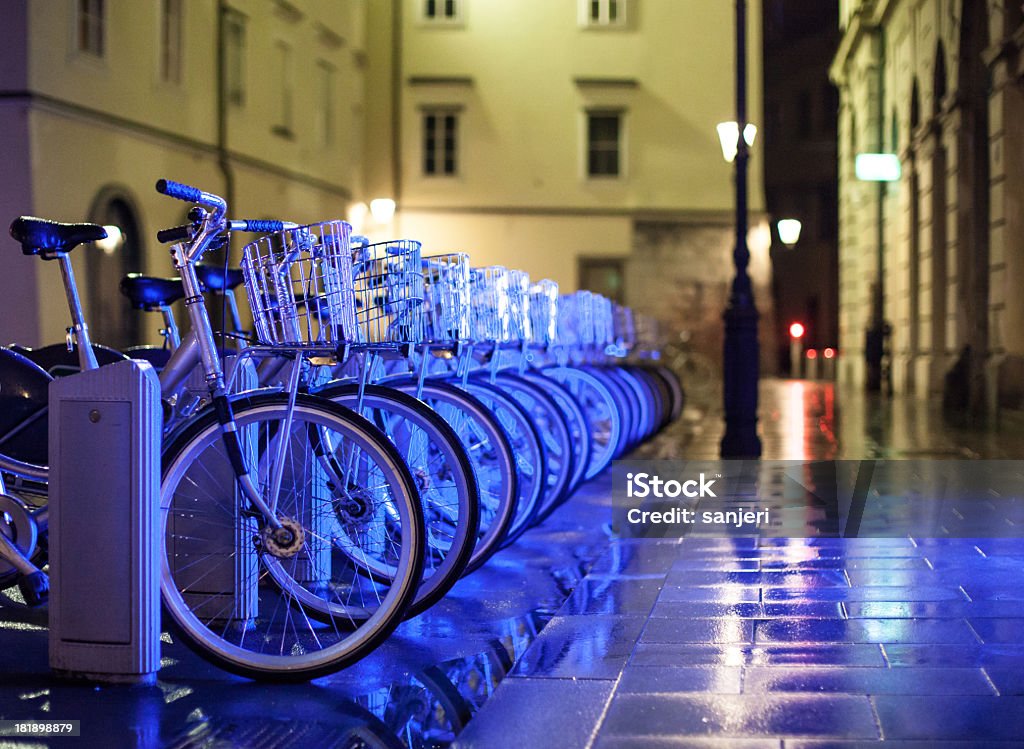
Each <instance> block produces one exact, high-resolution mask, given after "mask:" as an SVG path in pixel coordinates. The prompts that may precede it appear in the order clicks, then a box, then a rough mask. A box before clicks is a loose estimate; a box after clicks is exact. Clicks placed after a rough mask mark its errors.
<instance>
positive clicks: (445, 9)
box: [423, 0, 462, 23]
mask: <svg viewBox="0 0 1024 749" xmlns="http://www.w3.org/2000/svg"><path fill="white" fill-rule="evenodd" d="M461 5H462V3H461V2H459V0H423V20H424V21H431V22H434V23H458V22H459V21H460V20H462V18H461V15H460V11H461V8H460V6H461Z"/></svg>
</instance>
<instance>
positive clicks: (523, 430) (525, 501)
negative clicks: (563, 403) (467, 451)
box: [451, 378, 547, 546]
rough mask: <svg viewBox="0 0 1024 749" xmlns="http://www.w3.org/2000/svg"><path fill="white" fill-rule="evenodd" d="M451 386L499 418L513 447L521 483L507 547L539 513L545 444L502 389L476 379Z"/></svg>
mask: <svg viewBox="0 0 1024 749" xmlns="http://www.w3.org/2000/svg"><path fill="white" fill-rule="evenodd" d="M451 382H452V383H453V384H455V385H457V386H458V387H460V388H462V389H463V390H465V391H467V392H469V393H470V394H471V395H473V396H475V397H476V398H478V399H479V400H481V401H483V403H484V405H485V406H486V408H487V409H488V410H489V411H491V412H492V413H494V414H495V416H496V417H497V418H498V421H499V422H500V423H501V426H502V428H503V429H504V430H505V433H506V435H507V436H508V440H509V442H510V444H511V445H512V452H513V454H514V455H515V466H516V476H517V478H518V481H517V492H516V496H517V501H516V512H515V517H514V518H513V520H512V525H511V526H509V529H508V532H507V533H506V534H505V540H504V541H503V543H502V546H508V545H509V544H511V543H512V542H513V541H515V540H516V539H517V538H519V536H521V535H522V534H523V533H525V532H526V530H527V529H528V528H530V527H531V526H532V525H533V522H534V520H535V519H536V517H537V512H538V510H539V509H540V501H541V497H542V495H543V493H544V488H545V486H546V484H547V479H546V478H545V477H546V471H547V469H546V464H547V460H546V458H545V448H544V442H543V440H542V439H541V436H540V434H539V432H538V431H537V427H536V426H534V424H533V420H532V419H531V418H530V414H529V413H528V412H527V411H526V409H525V408H523V407H522V406H521V405H519V403H518V401H516V399H515V398H513V397H512V396H510V395H509V394H508V393H506V392H504V391H503V390H502V389H501V388H500V387H497V386H495V385H491V384H489V383H485V382H481V381H480V380H477V379H473V378H470V379H469V380H467V381H466V382H462V381H460V380H455V379H452V380H451Z"/></svg>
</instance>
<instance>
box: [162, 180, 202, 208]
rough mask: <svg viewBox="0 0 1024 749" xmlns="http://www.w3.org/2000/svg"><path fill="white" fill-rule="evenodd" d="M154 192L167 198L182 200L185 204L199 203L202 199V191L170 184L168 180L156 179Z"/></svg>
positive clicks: (189, 186) (178, 183)
mask: <svg viewBox="0 0 1024 749" xmlns="http://www.w3.org/2000/svg"><path fill="white" fill-rule="evenodd" d="M156 191H157V192H159V193H162V194H163V195H166V196H167V197H169V198H176V199H178V200H184V201H185V202H186V203H199V202H200V201H202V199H203V191H202V190H200V189H199V188H197V187H192V186H191V185H183V184H182V183H180V182H172V181H171V180H169V179H158V180H157V181H156Z"/></svg>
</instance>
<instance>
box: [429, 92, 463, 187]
mask: <svg viewBox="0 0 1024 749" xmlns="http://www.w3.org/2000/svg"><path fill="white" fill-rule="evenodd" d="M458 152H459V111H458V110H457V109H455V108H453V107H430V108H425V109H424V110H423V174H424V176H427V177H454V176H455V175H456V174H458V168H459V159H458Z"/></svg>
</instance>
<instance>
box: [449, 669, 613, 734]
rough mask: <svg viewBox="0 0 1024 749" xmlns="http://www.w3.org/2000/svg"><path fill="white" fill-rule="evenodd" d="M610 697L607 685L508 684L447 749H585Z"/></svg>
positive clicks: (548, 681)
mask: <svg viewBox="0 0 1024 749" xmlns="http://www.w3.org/2000/svg"><path fill="white" fill-rule="evenodd" d="M611 692H612V683H611V682H607V681H592V680H585V679H580V680H573V679H507V680H505V681H504V682H503V683H502V687H501V689H499V690H497V691H496V692H495V693H494V696H493V697H491V699H489V700H488V701H487V702H486V703H485V704H484V707H483V709H482V710H481V711H480V712H479V713H478V714H477V715H476V716H474V717H473V720H471V721H470V723H469V725H468V726H467V727H466V729H465V730H464V731H463V732H462V733H461V734H460V735H459V737H458V739H457V740H456V742H455V743H454V744H453V745H452V746H453V747H455V749H477V748H479V749H503V748H504V747H509V749H522V748H523V747H537V748H539V747H549V746H554V745H556V744H555V741H557V746H558V747H559V749H585V747H587V746H588V745H589V743H590V739H591V737H592V736H593V735H594V732H595V730H596V729H597V725H598V721H599V720H600V718H601V715H602V713H603V712H604V709H605V705H606V703H607V702H608V698H609V696H610V695H611ZM556 736H557V739H555V737H556Z"/></svg>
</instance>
